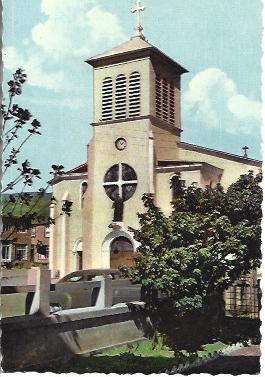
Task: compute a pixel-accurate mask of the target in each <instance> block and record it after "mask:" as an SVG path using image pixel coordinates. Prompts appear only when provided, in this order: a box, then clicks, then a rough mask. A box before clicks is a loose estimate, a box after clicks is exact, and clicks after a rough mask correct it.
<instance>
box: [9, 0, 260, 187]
mask: <svg viewBox="0 0 265 377" xmlns="http://www.w3.org/2000/svg"><path fill="white" fill-rule="evenodd" d="M133 3H134V1H133V0H108V1H106V0H23V1H22V0H3V7H4V66H5V71H4V75H5V76H4V77H5V79H6V80H7V79H8V78H9V77H10V75H11V73H12V72H13V71H14V70H15V69H16V68H17V67H21V68H24V69H25V70H26V73H27V74H28V82H27V84H26V86H25V88H24V92H23V95H22V96H21V97H20V98H19V101H18V102H19V104H20V105H21V106H25V107H27V108H29V109H30V111H31V113H32V114H33V115H34V116H35V117H36V118H37V119H38V120H39V121H40V122H41V123H42V136H35V137H34V142H33V141H32V143H29V144H28V145H26V146H25V148H24V149H23V154H22V156H21V158H24V159H25V158H28V159H29V160H30V161H31V162H32V165H34V167H38V168H40V169H41V171H42V176H43V180H44V181H46V180H47V179H48V178H49V175H48V173H49V171H50V169H49V167H50V165H51V164H53V163H60V164H62V165H64V166H65V168H66V169H69V168H71V167H74V166H76V165H78V164H80V163H83V162H84V161H85V160H86V144H87V143H88V142H89V139H90V138H91V136H92V130H91V127H90V123H91V121H92V69H91V68H90V67H89V66H88V65H87V64H85V63H84V61H85V60H86V59H87V58H88V57H90V56H93V55H95V54H97V53H100V52H103V51H104V50H106V49H108V48H111V47H113V46H115V45H117V44H119V43H122V42H123V41H126V40H128V39H129V38H130V37H131V35H132V33H133V27H134V23H135V16H133V15H132V14H131V13H130V8H131V6H132V5H133ZM143 3H144V5H145V6H146V10H145V12H144V17H143V25H144V34H145V36H146V38H147V39H148V40H149V42H150V43H152V44H153V45H155V46H156V47H158V48H160V49H161V50H163V51H164V52H165V53H166V54H168V55H169V56H171V57H172V58H173V59H175V60H176V61H177V62H178V63H180V64H181V65H182V66H184V67H185V68H186V69H188V70H189V73H187V74H185V75H184V76H183V79H182V128H183V130H184V131H183V133H182V140H183V141H187V142H190V143H194V144H198V145H202V146H206V147H210V148H214V149H220V150H224V151H227V152H231V153H235V154H242V150H241V148H242V146H244V145H245V144H247V145H248V146H249V148H250V150H249V156H250V157H253V158H258V159H260V158H261V152H260V149H261V147H260V141H261V136H260V134H261V131H260V127H261V37H262V17H261V11H262V3H261V1H259V0H199V1H198V0H185V1H183V0H167V1H166V2H164V3H162V2H161V1H160V0H143ZM4 90H5V88H4ZM32 140H33V139H32ZM13 174H14V173H13V172H11V170H10V173H9V177H7V179H8V180H10V179H12V175H13ZM36 188H37V187H36Z"/></svg>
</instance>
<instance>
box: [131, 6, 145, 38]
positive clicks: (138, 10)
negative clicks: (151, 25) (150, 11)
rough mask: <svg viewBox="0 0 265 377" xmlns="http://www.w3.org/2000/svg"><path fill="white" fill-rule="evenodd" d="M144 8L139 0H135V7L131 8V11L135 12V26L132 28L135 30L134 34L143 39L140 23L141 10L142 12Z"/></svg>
mask: <svg viewBox="0 0 265 377" xmlns="http://www.w3.org/2000/svg"><path fill="white" fill-rule="evenodd" d="M144 10H145V7H144V6H143V5H142V4H141V0H136V4H135V7H134V8H132V13H136V14H137V21H136V26H135V28H134V30H135V33H134V36H135V37H141V38H143V39H145V37H144V35H143V33H142V31H143V27H142V25H141V12H143V11H144Z"/></svg>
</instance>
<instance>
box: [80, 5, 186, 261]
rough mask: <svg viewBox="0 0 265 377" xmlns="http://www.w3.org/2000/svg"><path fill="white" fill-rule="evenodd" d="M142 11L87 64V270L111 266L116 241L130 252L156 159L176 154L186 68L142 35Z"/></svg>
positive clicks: (138, 9)
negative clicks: (126, 35)
mask: <svg viewBox="0 0 265 377" xmlns="http://www.w3.org/2000/svg"><path fill="white" fill-rule="evenodd" d="M144 9H145V8H144V7H143V6H142V5H141V2H140V1H139V0H137V1H136V5H135V7H134V8H133V9H132V13H135V14H136V15H137V22H136V26H135V29H134V35H133V36H132V37H131V39H130V40H129V41H127V42H125V43H123V44H121V45H120V46H118V47H115V48H113V49H112V50H110V51H106V52H104V53H102V54H99V55H97V56H95V57H92V58H90V59H88V60H87V61H86V62H87V63H88V64H90V65H91V66H92V67H93V84H94V85H93V87H94V93H93V99H94V119H93V123H92V127H93V138H92V140H91V142H90V144H89V148H88V190H87V192H86V196H85V199H84V211H83V236H84V237H83V238H84V268H109V267H113V265H112V262H111V252H112V251H113V252H115V250H116V249H115V248H117V250H118V249H119V244H118V241H117V240H118V239H120V240H121V243H120V245H122V242H123V245H124V246H121V248H122V247H125V245H127V246H126V248H127V250H129V249H130V247H129V246H128V245H129V242H130V243H131V250H130V251H131V253H133V252H134V251H135V249H136V246H137V245H136V243H135V241H134V240H133V238H132V235H131V234H130V232H129V231H128V227H133V228H137V227H138V217H137V212H143V211H144V208H143V204H142V201H141V198H142V195H143V194H144V193H154V194H155V181H156V177H155V167H156V166H157V164H158V161H160V160H177V159H178V150H177V144H176V143H177V142H178V141H180V133H181V125H180V89H181V87H180V78H181V75H182V74H183V73H185V72H187V71H186V70H185V69H184V68H183V67H181V66H180V65H179V64H178V63H176V62H175V61H173V60H172V59H171V58H169V57H168V56H167V55H165V54H164V53H163V52H161V51H160V50H159V49H157V48H156V47H154V46H152V45H151V44H150V43H149V42H148V41H147V40H146V38H145V37H144V35H143V27H142V25H141V13H142V12H143V11H144ZM126 239H127V241H128V244H126ZM114 244H115V248H114V249H115V250H114V249H113V245H114ZM119 252H120V251H119V250H118V252H117V253H119ZM121 253H122V250H121ZM123 255H124V263H123V264H130V263H131V260H132V255H131V256H130V257H129V256H128V255H129V254H126V252H124V254H123ZM126 255H127V256H126ZM127 257H128V258H127ZM114 259H115V258H114ZM121 259H122V257H121ZM127 262H128V263H127ZM115 267H117V266H115Z"/></svg>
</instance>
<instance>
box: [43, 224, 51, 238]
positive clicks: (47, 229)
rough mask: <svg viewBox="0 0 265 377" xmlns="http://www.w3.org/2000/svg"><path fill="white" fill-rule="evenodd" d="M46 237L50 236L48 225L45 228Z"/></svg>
mask: <svg viewBox="0 0 265 377" xmlns="http://www.w3.org/2000/svg"><path fill="white" fill-rule="evenodd" d="M44 237H46V238H49V237H50V228H49V227H48V226H46V227H45V228H44Z"/></svg>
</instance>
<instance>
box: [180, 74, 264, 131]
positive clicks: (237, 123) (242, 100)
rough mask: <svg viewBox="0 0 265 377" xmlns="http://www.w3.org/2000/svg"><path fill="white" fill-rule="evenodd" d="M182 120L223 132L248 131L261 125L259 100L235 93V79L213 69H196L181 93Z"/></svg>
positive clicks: (236, 91) (236, 90)
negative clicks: (186, 87) (215, 128)
mask: <svg viewBox="0 0 265 377" xmlns="http://www.w3.org/2000/svg"><path fill="white" fill-rule="evenodd" d="M183 112H184V114H185V118H186V121H188V122H192V123H194V124H197V125H202V126H203V125H204V126H206V127H209V128H214V127H221V128H223V129H224V130H225V131H227V132H230V133H235V132H238V131H240V132H241V131H242V132H244V133H250V132H251V130H252V129H253V127H260V125H261V103H260V102H258V101H254V100H251V99H249V98H248V97H246V96H244V95H242V94H239V93H238V89H237V86H236V84H235V82H234V81H233V80H232V79H231V78H229V77H228V76H227V74H226V73H225V72H223V71H221V70H220V69H217V68H208V69H206V70H204V71H201V72H199V73H198V74H197V75H196V76H195V77H194V78H193V79H192V80H191V81H190V83H189V86H188V90H187V91H186V92H185V93H184V95H183Z"/></svg>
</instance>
